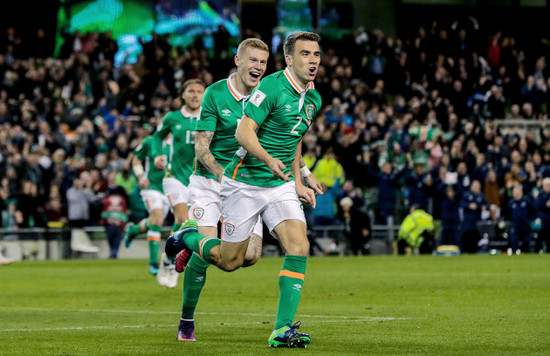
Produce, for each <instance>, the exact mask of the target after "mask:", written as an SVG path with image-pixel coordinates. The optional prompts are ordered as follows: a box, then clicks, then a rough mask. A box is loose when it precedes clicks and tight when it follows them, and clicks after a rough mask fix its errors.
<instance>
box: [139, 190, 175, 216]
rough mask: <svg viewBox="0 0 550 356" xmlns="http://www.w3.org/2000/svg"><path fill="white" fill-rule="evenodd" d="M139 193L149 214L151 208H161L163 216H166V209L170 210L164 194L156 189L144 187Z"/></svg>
mask: <svg viewBox="0 0 550 356" xmlns="http://www.w3.org/2000/svg"><path fill="white" fill-rule="evenodd" d="M140 195H141V199H142V200H143V204H144V205H145V209H147V212H148V213H149V214H150V213H151V211H153V210H157V209H161V210H162V213H163V214H164V215H163V216H164V217H166V214H168V210H170V202H169V201H168V198H167V197H166V196H165V195H164V194H162V193H161V192H159V191H158V190H153V189H144V190H142V191H141V192H140Z"/></svg>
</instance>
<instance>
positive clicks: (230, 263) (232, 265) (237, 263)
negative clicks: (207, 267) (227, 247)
mask: <svg viewBox="0 0 550 356" xmlns="http://www.w3.org/2000/svg"><path fill="white" fill-rule="evenodd" d="M242 265H243V259H242V258H239V257H238V256H235V257H232V258H223V259H222V262H221V263H220V264H219V265H218V267H219V268H220V269H222V270H224V271H226V272H233V271H235V270H237V269H239V267H241V266H242Z"/></svg>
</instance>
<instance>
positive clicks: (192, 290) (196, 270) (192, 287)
mask: <svg viewBox="0 0 550 356" xmlns="http://www.w3.org/2000/svg"><path fill="white" fill-rule="evenodd" d="M208 266H210V263H208V262H206V261H205V260H203V259H202V258H200V256H199V255H197V254H196V253H193V255H192V256H191V259H190V260H189V263H188V264H187V267H186V268H185V271H184V272H183V274H184V279H183V306H182V308H181V318H182V319H193V315H194V314H195V307H196V306H197V303H198V301H199V296H200V294H201V291H202V287H203V286H204V283H205V282H206V269H207V268H208Z"/></svg>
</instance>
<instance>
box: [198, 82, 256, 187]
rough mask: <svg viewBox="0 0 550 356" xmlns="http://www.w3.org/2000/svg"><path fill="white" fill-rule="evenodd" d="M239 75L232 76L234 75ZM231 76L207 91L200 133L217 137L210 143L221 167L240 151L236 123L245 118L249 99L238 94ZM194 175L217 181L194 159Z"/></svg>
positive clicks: (199, 125) (203, 99) (200, 121)
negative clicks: (245, 108) (245, 107)
mask: <svg viewBox="0 0 550 356" xmlns="http://www.w3.org/2000/svg"><path fill="white" fill-rule="evenodd" d="M234 75H236V73H235V74H232V75H231V77H232V76H234ZM231 77H229V78H228V79H222V80H220V81H218V82H216V83H214V84H212V85H211V86H209V87H208V89H206V92H205V93H204V97H203V98H202V110H201V117H200V120H199V121H197V127H196V129H197V131H212V132H214V136H213V137H212V142H211V143H210V152H212V155H213V156H214V158H215V159H216V161H217V162H218V164H219V165H220V166H222V167H225V166H227V165H228V164H229V162H231V159H232V158H233V155H234V154H235V152H236V151H237V150H238V149H239V143H238V142H237V139H236V138H235V132H236V130H237V123H238V121H239V120H240V119H241V118H242V117H243V113H244V105H245V102H246V99H247V98H248V96H244V95H242V94H241V93H239V92H238V91H237V89H236V88H235V87H234V86H233V85H232V83H231ZM194 174H196V175H199V176H203V177H207V178H212V179H216V177H215V176H214V175H213V174H212V172H210V171H209V170H208V168H206V167H205V166H204V165H203V164H202V163H201V162H200V161H199V160H198V159H197V157H195V171H194Z"/></svg>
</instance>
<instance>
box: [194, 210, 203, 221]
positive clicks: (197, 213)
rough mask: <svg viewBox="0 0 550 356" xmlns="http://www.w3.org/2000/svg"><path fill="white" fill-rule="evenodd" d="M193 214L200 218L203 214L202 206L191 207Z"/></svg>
mask: <svg viewBox="0 0 550 356" xmlns="http://www.w3.org/2000/svg"><path fill="white" fill-rule="evenodd" d="M193 215H195V217H196V218H197V219H200V218H202V217H203V216H204V209H203V208H195V209H193Z"/></svg>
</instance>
